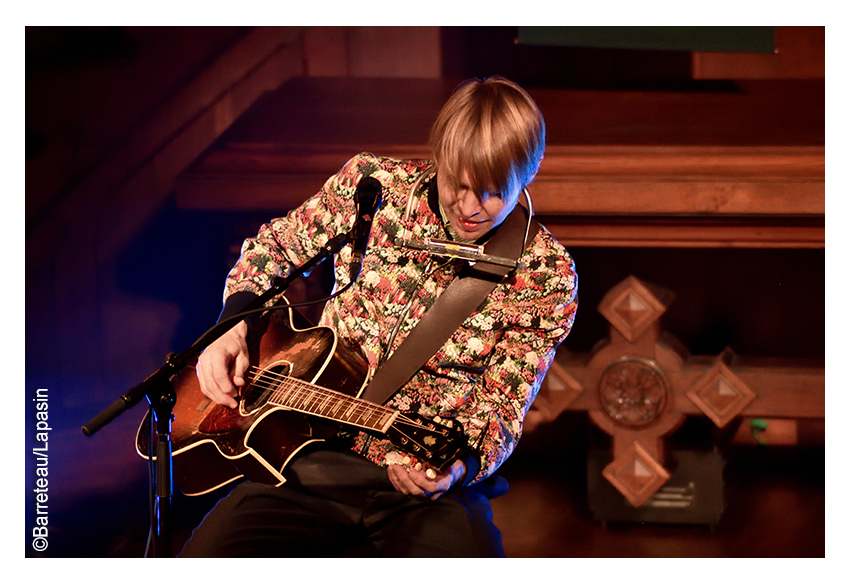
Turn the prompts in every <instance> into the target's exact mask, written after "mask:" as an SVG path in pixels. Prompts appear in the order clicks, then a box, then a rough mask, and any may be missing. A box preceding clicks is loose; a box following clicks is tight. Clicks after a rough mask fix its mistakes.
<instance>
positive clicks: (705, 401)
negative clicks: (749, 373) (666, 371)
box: [686, 361, 756, 428]
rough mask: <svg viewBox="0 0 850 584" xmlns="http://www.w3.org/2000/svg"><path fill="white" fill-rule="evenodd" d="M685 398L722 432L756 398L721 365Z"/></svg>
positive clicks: (697, 383)
mask: <svg viewBox="0 0 850 584" xmlns="http://www.w3.org/2000/svg"><path fill="white" fill-rule="evenodd" d="M686 395H687V396H688V398H689V399H690V400H691V401H692V402H694V403H695V404H696V406H697V407H698V408H699V409H701V410H702V412H703V413H704V414H705V415H706V416H708V417H709V418H711V419H712V420H713V421H714V423H715V424H716V425H717V426H718V427H719V428H722V427H723V426H725V425H726V424H728V423H729V422H730V421H731V420H732V419H733V418H735V416H737V415H738V414H740V413H741V412H742V411H743V409H744V408H745V407H747V404H749V403H750V402H751V401H753V400H754V399H755V398H756V394H755V393H753V391H752V390H751V389H750V388H749V387H747V385H746V384H745V383H744V382H743V381H741V380H740V379H739V378H738V376H737V375H735V374H734V373H732V371H731V370H730V369H729V368H728V367H727V366H726V364H725V363H723V362H722V361H718V362H717V364H716V365H715V366H714V367H712V368H711V369H709V370H708V371H707V372H706V374H705V375H703V376H702V377H701V378H699V379H698V380H697V381H696V383H694V385H693V386H692V387H691V388H690V389H689V390H688V392H687V394H686Z"/></svg>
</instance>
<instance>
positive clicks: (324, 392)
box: [267, 377, 395, 431]
mask: <svg viewBox="0 0 850 584" xmlns="http://www.w3.org/2000/svg"><path fill="white" fill-rule="evenodd" d="M267 383H270V384H271V383H272V382H267ZM273 383H276V387H275V388H274V390H273V391H272V397H271V398H270V400H269V401H270V402H271V403H273V404H275V405H279V406H282V407H286V408H289V409H292V410H295V411H298V412H302V413H306V414H314V415H320V416H322V417H326V418H329V419H332V420H337V421H340V422H345V423H348V424H352V425H355V426H360V427H363V428H368V429H372V430H380V431H385V430H386V427H388V424H389V423H390V422H391V420H392V419H393V417H394V413H395V412H394V411H393V410H390V409H389V408H385V407H383V406H380V405H377V404H371V403H369V402H364V401H361V400H359V399H357V398H354V397H351V396H347V395H345V394H341V393H338V392H335V391H332V390H329V389H325V388H322V387H318V386H315V385H313V384H312V383H309V382H306V381H304V380H301V379H298V378H297V377H281V378H280V379H279V380H273Z"/></svg>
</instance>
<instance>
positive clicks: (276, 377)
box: [239, 363, 292, 414]
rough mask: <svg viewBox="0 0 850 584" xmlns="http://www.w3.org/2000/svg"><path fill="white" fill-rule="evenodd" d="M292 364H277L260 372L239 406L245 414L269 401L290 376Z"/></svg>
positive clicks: (248, 387) (252, 381)
mask: <svg viewBox="0 0 850 584" xmlns="http://www.w3.org/2000/svg"><path fill="white" fill-rule="evenodd" d="M291 370H292V364H291V363H277V364H275V365H272V366H271V367H267V368H265V369H263V370H261V371H258V372H257V374H256V375H255V376H254V378H253V379H252V380H251V382H250V383H249V384H248V386H247V389H246V390H245V393H244V395H243V396H242V401H241V403H240V404H239V407H240V409H241V410H242V412H243V413H245V414H249V413H252V412H255V411H257V410H259V409H260V408H262V407H263V406H264V405H266V403H267V402H268V400H269V397H271V396H272V395H273V394H274V392H275V390H277V388H278V387H279V386H280V384H281V382H282V381H283V380H284V379H286V378H287V377H288V376H289V373H290V371H291Z"/></svg>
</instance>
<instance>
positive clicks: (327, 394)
mask: <svg viewBox="0 0 850 584" xmlns="http://www.w3.org/2000/svg"><path fill="white" fill-rule="evenodd" d="M254 369H258V368H254ZM259 371H260V373H259V374H258V375H256V376H255V377H254V380H253V382H252V385H254V386H255V387H260V388H263V389H266V390H272V392H273V395H272V396H270V397H272V398H274V397H278V398H287V394H290V395H289V396H288V398H289V399H287V401H290V402H291V403H292V405H294V406H295V405H297V404H298V400H299V398H301V403H302V404H304V405H306V404H307V401H308V400H309V398H310V397H313V396H315V397H321V398H323V399H322V402H321V403H320V404H319V405H318V406H316V405H315V404H314V406H313V407H314V408H315V409H316V410H317V411H320V409H321V408H322V407H323V405H324V404H325V403H326V402H327V401H328V398H333V397H338V399H339V401H342V402H344V403H345V402H349V403H350V404H351V405H353V406H354V407H353V413H354V414H357V415H358V416H359V417H360V418H362V417H364V416H369V415H374V414H376V413H377V414H378V415H379V417H380V416H382V415H383V414H386V413H389V412H388V411H387V409H386V408H380V406H377V405H375V406H372V405H370V404H364V403H363V402H357V401H355V400H353V399H352V398H350V397H349V396H347V395H345V394H342V393H339V392H335V391H333V390H329V389H326V388H323V387H320V386H316V385H312V384H309V383H307V382H306V381H303V380H301V379H298V378H294V377H291V376H288V375H281V374H277V373H274V372H270V371H266V370H259ZM351 410H352V408H351V407H349V408H348V409H347V410H346V411H351ZM382 410H383V411H382Z"/></svg>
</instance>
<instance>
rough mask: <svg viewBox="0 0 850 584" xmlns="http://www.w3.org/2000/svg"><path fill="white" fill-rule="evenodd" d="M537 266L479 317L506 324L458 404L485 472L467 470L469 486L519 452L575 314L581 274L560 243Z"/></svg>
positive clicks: (480, 323)
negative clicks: (527, 420)
mask: <svg viewBox="0 0 850 584" xmlns="http://www.w3.org/2000/svg"><path fill="white" fill-rule="evenodd" d="M541 251H542V250H541V249H538V250H537V252H538V253H541ZM531 263H532V265H533V266H536V267H532V269H530V270H526V271H525V272H524V273H520V274H518V275H517V276H516V277H515V280H514V282H513V284H512V286H509V287H505V288H504V289H502V290H501V291H500V292H497V293H496V296H495V298H491V299H490V300H489V302H490V303H491V306H490V307H489V308H488V307H487V306H485V307H484V309H483V310H482V311H481V312H479V313H477V314H475V315H473V316H472V317H471V319H472V324H473V325H474V326H477V327H480V328H481V329H486V328H487V327H488V326H490V322H496V321H498V320H499V318H503V319H504V323H505V325H504V328H503V329H502V330H501V331H500V334H499V336H498V339H499V340H498V342H497V344H496V345H495V346H494V347H493V348H492V351H491V352H490V359H489V361H488V364H487V367H486V368H485V370H484V371H483V373H482V374H481V375H480V376H479V377H478V378H477V380H476V381H475V382H474V384H473V385H472V387H471V388H470V389H469V392H468V394H467V396H468V397H467V398H466V399H464V400H463V403H462V404H460V407H459V408H458V419H459V421H461V422H462V423H464V426H465V428H466V431H467V438H468V440H469V443H470V444H471V445H472V446H473V449H474V451H475V453H476V454H477V456H478V465H477V466H478V469H477V471H478V472H477V474H476V475H475V476H469V474H471V473H467V478H466V481H467V483H471V482H477V481H480V480H482V479H484V478H486V477H487V476H489V475H491V474H492V473H493V472H495V471H496V469H498V468H499V466H500V465H501V464H502V463H503V462H504V461H505V460H506V459H507V458H508V456H510V454H511V453H512V452H513V450H514V448H515V447H516V444H517V442H518V441H519V438H520V436H521V435H522V423H523V419H524V417H525V414H526V413H527V411H528V409H529V408H530V407H531V404H532V402H533V401H534V398H535V397H536V396H537V392H538V391H539V389H540V385H541V383H542V382H543V378H544V376H545V375H546V372H547V371H548V369H549V367H550V366H551V365H552V362H553V360H554V358H555V351H556V349H557V347H558V345H559V344H560V343H561V342H562V341H563V340H564V339H565V338H566V336H567V335H568V334H569V331H570V329H571V327H572V324H573V320H574V318H575V312H576V308H577V276H576V273H575V270H574V265H573V262H572V259H571V258H570V256H569V255H568V254H567V253H566V250H563V248H562V247H561V246H560V245H559V244H557V243H556V244H555V246H553V247H552V248H551V252H547V253H546V255H543V256H538V257H536V258H535V259H533V260H531ZM475 342H476V341H475V337H472V338H470V339H469V340H467V343H466V344H467V346H471V348H473V349H474V348H475V347H474V346H473V345H472V344H473V343H475Z"/></svg>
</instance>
